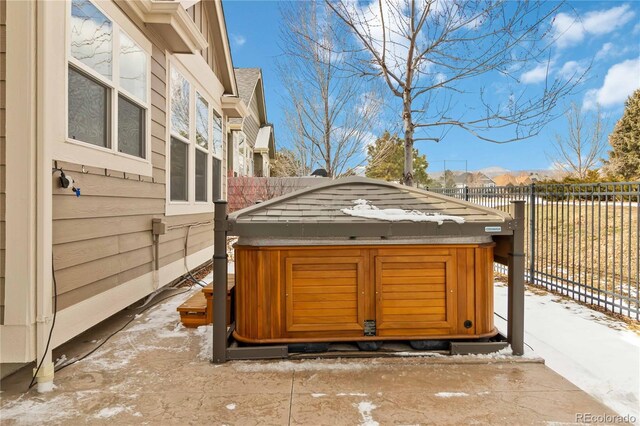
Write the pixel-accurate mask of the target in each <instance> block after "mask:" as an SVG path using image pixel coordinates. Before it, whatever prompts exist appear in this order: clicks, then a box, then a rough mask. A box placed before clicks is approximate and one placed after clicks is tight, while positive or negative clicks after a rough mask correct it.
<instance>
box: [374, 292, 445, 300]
mask: <svg viewBox="0 0 640 426" xmlns="http://www.w3.org/2000/svg"><path fill="white" fill-rule="evenodd" d="M445 297H446V295H445V292H444V291H432V292H427V291H413V292H406V293H380V298H381V299H382V300H426V299H441V300H445Z"/></svg>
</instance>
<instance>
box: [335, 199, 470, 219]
mask: <svg viewBox="0 0 640 426" xmlns="http://www.w3.org/2000/svg"><path fill="white" fill-rule="evenodd" d="M353 203H354V204H355V205H354V206H353V207H352V208H346V209H341V211H342V213H344V214H346V215H349V216H355V217H363V218H365V219H379V220H386V221H389V222H400V221H403V220H408V221H410V222H435V223H437V224H438V225H442V224H443V223H444V222H445V221H446V220H449V221H452V222H455V223H464V218H462V217H460V216H451V215H444V214H440V213H425V212H421V211H418V210H404V209H380V208H378V207H376V206H374V205H373V204H369V201H367V200H362V199H359V200H355V201H353Z"/></svg>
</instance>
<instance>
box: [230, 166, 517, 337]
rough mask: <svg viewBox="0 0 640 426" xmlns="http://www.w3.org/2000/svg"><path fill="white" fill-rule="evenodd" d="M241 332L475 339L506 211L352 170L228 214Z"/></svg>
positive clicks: (487, 321) (486, 322)
mask: <svg viewBox="0 0 640 426" xmlns="http://www.w3.org/2000/svg"><path fill="white" fill-rule="evenodd" d="M228 219H229V234H231V235H237V236H238V237H239V240H238V242H237V244H236V246H235V279H236V287H235V303H236V309H235V313H236V314H235V315H236V316H235V331H234V337H235V338H236V339H237V340H238V341H241V342H245V343H254V344H266V343H296V342H338V341H382V340H429V339H438V340H442V339H477V338H486V337H491V336H494V335H495V334H496V329H495V327H494V324H493V261H494V253H493V250H494V246H495V243H494V240H493V239H494V236H497V235H508V234H510V233H512V231H511V230H510V226H511V220H512V219H511V216H510V215H508V214H506V213H504V212H500V211H497V210H493V209H489V208H484V207H481V206H478V205H473V204H470V203H467V202H464V201H461V200H457V199H453V198H450V197H446V196H443V195H439V194H434V193H431V192H427V191H424V190H420V189H416V188H409V187H405V186H401V185H396V184H392V183H388V182H382V181H377V180H372V179H366V178H360V177H350V178H344V179H338V180H335V181H331V182H330V183H323V184H321V185H318V186H314V187H311V188H308V189H305V190H301V191H297V192H294V193H291V194H287V195H285V196H282V197H279V198H276V199H273V200H270V201H268V202H265V203H261V204H257V205H255V206H251V207H249V208H246V209H243V210H240V211H237V212H235V213H233V214H231V215H230V216H229V218H228Z"/></svg>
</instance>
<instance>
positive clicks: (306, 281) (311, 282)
mask: <svg viewBox="0 0 640 426" xmlns="http://www.w3.org/2000/svg"><path fill="white" fill-rule="evenodd" d="M293 282H294V284H295V286H296V287H317V286H319V287H322V286H343V285H344V286H353V287H355V286H356V284H357V282H356V278H351V277H344V278H343V277H339V278H335V277H334V278H295V277H293Z"/></svg>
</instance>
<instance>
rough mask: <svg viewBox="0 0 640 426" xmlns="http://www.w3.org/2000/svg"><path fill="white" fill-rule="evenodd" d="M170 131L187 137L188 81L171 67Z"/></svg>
mask: <svg viewBox="0 0 640 426" xmlns="http://www.w3.org/2000/svg"><path fill="white" fill-rule="evenodd" d="M171 131H173V132H174V133H176V134H178V135H180V136H182V137H183V138H187V139H189V82H188V81H187V80H185V79H184V77H183V76H182V75H181V74H180V73H179V72H178V71H176V70H175V69H173V68H172V69H171Z"/></svg>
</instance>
